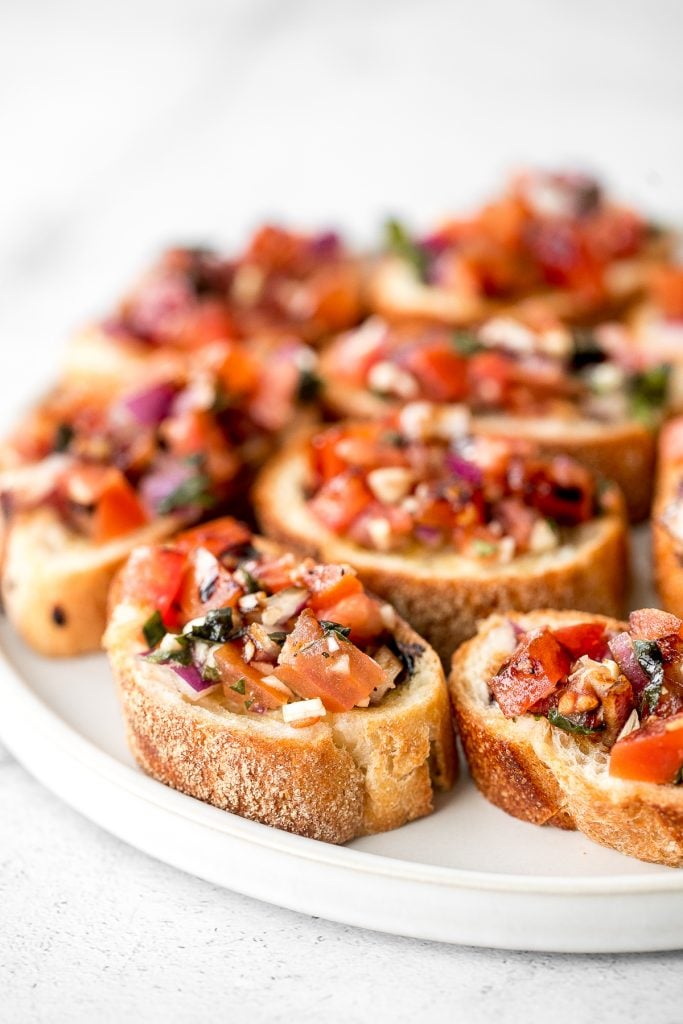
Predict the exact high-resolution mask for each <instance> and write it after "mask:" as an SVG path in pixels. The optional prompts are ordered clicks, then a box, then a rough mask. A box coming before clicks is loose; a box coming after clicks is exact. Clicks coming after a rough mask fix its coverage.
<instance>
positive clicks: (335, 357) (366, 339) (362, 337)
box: [325, 322, 387, 387]
mask: <svg viewBox="0 0 683 1024" xmlns="http://www.w3.org/2000/svg"><path fill="white" fill-rule="evenodd" d="M386 340H387V331H386V330H381V328H380V329H378V330H373V329H372V326H371V322H368V324H367V325H365V324H364V325H363V326H362V327H359V328H358V330H355V331H350V332H349V333H348V334H342V335H340V337H338V338H337V339H336V340H335V341H334V342H333V344H332V345H331V346H330V347H329V348H328V349H327V350H326V352H325V363H326V370H327V375H328V377H330V378H331V379H333V380H344V381H347V382H349V383H351V384H355V385H357V386H358V387H362V386H363V385H364V384H365V380H366V378H367V375H368V373H369V372H370V369H371V367H372V366H373V365H374V363H376V362H377V361H378V360H379V359H380V357H381V356H382V353H383V352H384V349H385V346H386Z"/></svg>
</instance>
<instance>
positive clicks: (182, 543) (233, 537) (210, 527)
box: [175, 516, 251, 557]
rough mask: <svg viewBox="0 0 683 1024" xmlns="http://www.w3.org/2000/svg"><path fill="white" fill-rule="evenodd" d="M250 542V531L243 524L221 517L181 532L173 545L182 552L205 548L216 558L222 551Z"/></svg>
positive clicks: (229, 517) (230, 518)
mask: <svg viewBox="0 0 683 1024" xmlns="http://www.w3.org/2000/svg"><path fill="white" fill-rule="evenodd" d="M250 540H251V531H250V530H249V529H248V527H246V526H245V525H244V523H240V522H238V520H237V519H233V518H232V516H222V517H221V518H220V519H213V520H212V521H211V522H210V523H205V524H204V525H203V526H195V527H194V528H193V529H191V530H183V532H182V533H179V534H178V536H177V537H176V538H175V545H176V547H178V548H181V549H182V550H183V551H191V550H192V549H193V548H199V547H202V548H206V549H207V551H210V552H211V554H212V555H216V556H217V557H218V556H219V555H221V554H222V553H223V552H224V551H228V550H230V548H236V547H239V546H240V545H241V544H246V543H248V541H250Z"/></svg>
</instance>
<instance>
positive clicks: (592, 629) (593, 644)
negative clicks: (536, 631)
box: [553, 622, 607, 660]
mask: <svg viewBox="0 0 683 1024" xmlns="http://www.w3.org/2000/svg"><path fill="white" fill-rule="evenodd" d="M553 636H554V637H555V639H556V640H559V642H560V643H561V644H562V646H563V647H566V648H567V650H568V651H569V653H570V654H571V656H572V658H573V659H574V660H576V659H578V658H580V657H581V656H582V655H583V654H585V655H587V656H588V657H589V658H595V659H596V660H597V659H600V658H601V657H603V656H604V654H605V651H606V648H607V641H606V639H605V627H604V626H603V624H602V623H601V622H578V623H577V624H576V625H575V626H563V627H562V628H561V629H554V630H553Z"/></svg>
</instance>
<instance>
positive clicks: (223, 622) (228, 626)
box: [187, 608, 234, 644]
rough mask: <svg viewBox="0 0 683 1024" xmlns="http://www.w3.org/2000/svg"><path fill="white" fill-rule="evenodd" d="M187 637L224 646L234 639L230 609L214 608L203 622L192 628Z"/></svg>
mask: <svg viewBox="0 0 683 1024" xmlns="http://www.w3.org/2000/svg"><path fill="white" fill-rule="evenodd" d="M187 635H188V636H191V637H194V638H195V639H196V640H206V641H207V642H208V643H211V644H224V643H227V642H228V640H232V639H234V634H233V615H232V608H214V609H213V610H212V611H210V612H207V613H206V616H205V617H204V621H203V622H201V623H197V624H196V625H194V626H192V627H191V629H190V630H189V631H188V634H187Z"/></svg>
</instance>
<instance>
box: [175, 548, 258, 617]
mask: <svg viewBox="0 0 683 1024" xmlns="http://www.w3.org/2000/svg"><path fill="white" fill-rule="evenodd" d="M243 593H244V591H243V590H242V588H241V587H240V585H239V584H238V583H237V582H236V581H235V580H234V579H233V577H232V573H230V572H229V571H228V570H227V569H226V568H225V567H224V566H222V565H221V563H220V562H219V561H218V559H217V558H216V557H215V556H214V555H212V554H211V552H210V551H208V549H207V548H195V549H194V551H193V552H192V553H191V554H190V556H189V558H188V564H187V569H186V570H185V574H184V576H183V581H182V585H181V587H180V593H179V595H178V603H179V606H180V613H181V619H182V621H183V622H189V621H190V619H197V618H200V617H201V616H203V615H206V613H207V612H209V611H212V610H213V609H214V608H228V607H230V608H235V607H236V605H237V602H238V600H239V599H240V597H241V596H242V594H243Z"/></svg>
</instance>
